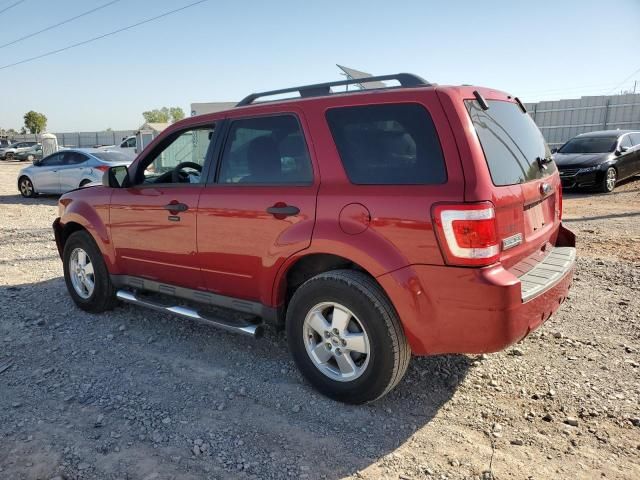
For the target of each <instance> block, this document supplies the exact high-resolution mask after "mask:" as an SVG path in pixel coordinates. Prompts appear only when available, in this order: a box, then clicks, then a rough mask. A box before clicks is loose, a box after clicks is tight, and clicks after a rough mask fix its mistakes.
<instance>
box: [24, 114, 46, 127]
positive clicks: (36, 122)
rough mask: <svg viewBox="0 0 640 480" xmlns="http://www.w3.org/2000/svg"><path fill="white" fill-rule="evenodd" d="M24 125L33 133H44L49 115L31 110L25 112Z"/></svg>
mask: <svg viewBox="0 0 640 480" xmlns="http://www.w3.org/2000/svg"><path fill="white" fill-rule="evenodd" d="M24 126H25V128H26V129H28V130H29V132H31V133H42V132H43V131H44V129H45V128H47V117H46V116H45V115H44V114H43V113H39V112H34V111H33V110H31V111H30V112H27V113H25V114H24Z"/></svg>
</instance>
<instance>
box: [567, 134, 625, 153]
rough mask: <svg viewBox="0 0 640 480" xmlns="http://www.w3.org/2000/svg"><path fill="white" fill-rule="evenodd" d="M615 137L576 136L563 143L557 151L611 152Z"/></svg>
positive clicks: (615, 142)
mask: <svg viewBox="0 0 640 480" xmlns="http://www.w3.org/2000/svg"><path fill="white" fill-rule="evenodd" d="M617 144H618V138H617V137H576V138H572V139H571V140H569V141H568V142H567V143H565V144H564V145H563V146H562V147H560V149H559V150H558V153H565V154H568V153H606V152H613V151H614V150H615V148H616V145H617Z"/></svg>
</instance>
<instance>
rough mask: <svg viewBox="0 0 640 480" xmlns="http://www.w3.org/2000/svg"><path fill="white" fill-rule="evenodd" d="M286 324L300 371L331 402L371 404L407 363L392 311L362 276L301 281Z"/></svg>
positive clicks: (338, 274)
mask: <svg viewBox="0 0 640 480" xmlns="http://www.w3.org/2000/svg"><path fill="white" fill-rule="evenodd" d="M286 321H287V324H286V328H287V341H288V343H289V349H290V350H291V354H292V356H293V359H294V361H295V362H296V365H297V366H298V368H299V369H300V372H301V373H302V374H303V375H304V377H305V378H306V379H307V380H308V381H309V382H310V383H311V384H312V385H313V386H314V387H315V388H316V389H317V390H318V391H320V393H322V394H323V395H326V396H327V397H330V398H333V399H334V400H338V401H341V402H345V403H351V404H361V403H366V402H371V401H373V400H376V399H378V398H380V397H382V396H383V395H386V394H387V393H388V392H389V391H391V389H393V388H394V387H395V386H396V385H397V384H398V382H400V380H401V379H402V377H403V376H404V374H405V372H406V370H407V367H408V365H409V360H410V358H411V350H410V348H409V344H408V343H407V339H406V337H405V335H404V332H403V330H402V326H401V325H400V321H399V319H398V315H397V314H396V312H395V309H394V308H393V306H392V305H391V302H390V301H389V299H388V298H387V297H386V295H385V294H384V292H383V291H382V289H381V288H380V286H379V285H378V284H377V283H376V282H375V281H374V280H373V279H372V278H371V277H369V276H367V275H365V274H364V273H362V272H358V271H355V270H333V271H330V272H326V273H322V274H320V275H317V276H315V277H313V278H311V279H310V280H308V281H306V282H305V283H304V284H303V285H302V286H300V287H299V288H298V289H297V290H296V292H295V294H294V295H293V297H292V298H291V301H290V303H289V307H288V310H287V320H286Z"/></svg>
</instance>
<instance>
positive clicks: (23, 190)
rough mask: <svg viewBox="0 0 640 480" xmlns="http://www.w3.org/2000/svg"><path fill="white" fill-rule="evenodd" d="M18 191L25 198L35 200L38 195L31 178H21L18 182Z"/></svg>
mask: <svg viewBox="0 0 640 480" xmlns="http://www.w3.org/2000/svg"><path fill="white" fill-rule="evenodd" d="M18 189H19V190H20V195H22V196H23V197H24V198H33V197H35V196H36V195H38V194H37V193H36V189H35V188H34V187H33V182H32V181H31V179H30V178H29V177H20V180H19V181H18Z"/></svg>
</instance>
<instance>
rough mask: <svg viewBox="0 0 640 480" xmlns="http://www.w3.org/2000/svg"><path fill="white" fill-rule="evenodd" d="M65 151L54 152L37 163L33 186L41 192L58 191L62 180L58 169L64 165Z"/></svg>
mask: <svg viewBox="0 0 640 480" xmlns="http://www.w3.org/2000/svg"><path fill="white" fill-rule="evenodd" d="M63 155H64V153H63V152H58V153H54V154H53V155H49V156H48V157H45V158H43V159H42V160H41V161H40V162H38V163H37V164H36V170H35V175H34V176H33V186H34V188H35V189H36V192H39V193H58V192H59V191H60V181H59V174H58V170H59V169H60V167H61V166H62V161H63Z"/></svg>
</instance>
